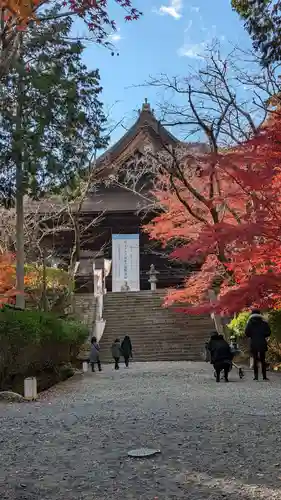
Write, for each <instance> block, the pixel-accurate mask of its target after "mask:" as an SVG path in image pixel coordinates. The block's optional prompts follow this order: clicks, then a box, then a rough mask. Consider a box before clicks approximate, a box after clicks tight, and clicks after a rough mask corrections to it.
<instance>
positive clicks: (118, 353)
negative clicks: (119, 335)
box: [111, 339, 122, 370]
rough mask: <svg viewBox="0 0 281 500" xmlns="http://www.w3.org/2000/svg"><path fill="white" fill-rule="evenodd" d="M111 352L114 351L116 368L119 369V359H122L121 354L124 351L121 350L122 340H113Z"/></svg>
mask: <svg viewBox="0 0 281 500" xmlns="http://www.w3.org/2000/svg"><path fill="white" fill-rule="evenodd" d="M111 353H112V357H113V359H114V361H115V367H114V368H115V370H119V360H120V356H121V354H122V351H121V344H120V340H119V339H115V341H114V342H113V344H112V346H111Z"/></svg>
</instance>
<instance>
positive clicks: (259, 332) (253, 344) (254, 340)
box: [245, 309, 271, 380]
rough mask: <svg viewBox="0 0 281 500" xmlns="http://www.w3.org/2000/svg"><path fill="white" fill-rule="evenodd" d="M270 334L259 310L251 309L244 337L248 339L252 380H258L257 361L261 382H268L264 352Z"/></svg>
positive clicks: (268, 327)
mask: <svg viewBox="0 0 281 500" xmlns="http://www.w3.org/2000/svg"><path fill="white" fill-rule="evenodd" d="M270 334H271V330H270V326H269V324H268V322H267V321H266V320H265V319H264V318H263V316H262V314H261V312H260V311H259V309H253V311H252V312H251V315H250V317H249V319H248V322H247V325H246V328H245V335H246V337H248V339H250V349H251V354H252V356H253V361H254V363H253V365H254V380H258V379H259V361H260V363H261V371H262V376H263V380H268V378H267V376H266V361H265V356H266V351H267V339H268V337H269V336H270Z"/></svg>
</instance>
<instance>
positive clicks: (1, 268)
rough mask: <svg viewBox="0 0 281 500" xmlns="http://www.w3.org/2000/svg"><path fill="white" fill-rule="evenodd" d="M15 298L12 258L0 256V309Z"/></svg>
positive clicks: (4, 255) (8, 255)
mask: <svg viewBox="0 0 281 500" xmlns="http://www.w3.org/2000/svg"><path fill="white" fill-rule="evenodd" d="M14 297H15V266H14V256H13V255H11V254H0V307H1V306H2V305H3V304H6V303H8V302H9V301H10V300H11V299H13V298H14Z"/></svg>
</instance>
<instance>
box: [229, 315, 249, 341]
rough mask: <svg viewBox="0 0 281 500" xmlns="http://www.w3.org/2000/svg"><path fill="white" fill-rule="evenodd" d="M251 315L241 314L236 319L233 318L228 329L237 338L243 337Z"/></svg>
mask: <svg viewBox="0 0 281 500" xmlns="http://www.w3.org/2000/svg"><path fill="white" fill-rule="evenodd" d="M250 314H251V313H249V312H246V311H244V312H241V313H239V314H237V316H236V317H235V318H233V319H232V320H231V321H230V323H228V325H227V327H228V328H229V330H230V331H231V333H232V334H234V335H237V337H243V336H244V332H245V328H246V324H247V321H248V319H249V316H250Z"/></svg>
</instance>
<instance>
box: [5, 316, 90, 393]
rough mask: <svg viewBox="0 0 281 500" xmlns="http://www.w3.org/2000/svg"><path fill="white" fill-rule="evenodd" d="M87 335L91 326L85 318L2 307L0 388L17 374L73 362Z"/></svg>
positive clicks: (30, 372) (53, 369)
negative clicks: (67, 318) (77, 319)
mask: <svg viewBox="0 0 281 500" xmlns="http://www.w3.org/2000/svg"><path fill="white" fill-rule="evenodd" d="M87 337H88V329H87V327H85V326H84V325H83V324H81V322H78V321H74V320H71V321H70V320H69V321H67V320H63V319H60V318H58V317H56V316H54V315H53V314H51V313H44V312H38V311H29V310H25V311H20V310H13V309H10V308H6V307H4V308H3V309H1V310H0V346H1V350H0V388H1V389H3V388H4V387H6V386H7V384H9V381H11V380H12V379H13V378H14V377H22V378H25V377H28V376H34V375H37V374H40V373H41V372H44V371H49V372H51V371H56V370H57V369H58V368H59V367H61V366H62V365H66V364H68V363H71V361H73V360H74V359H76V357H77V354H78V351H79V348H80V346H81V345H82V344H83V343H84V342H85V340H86V338H87Z"/></svg>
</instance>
